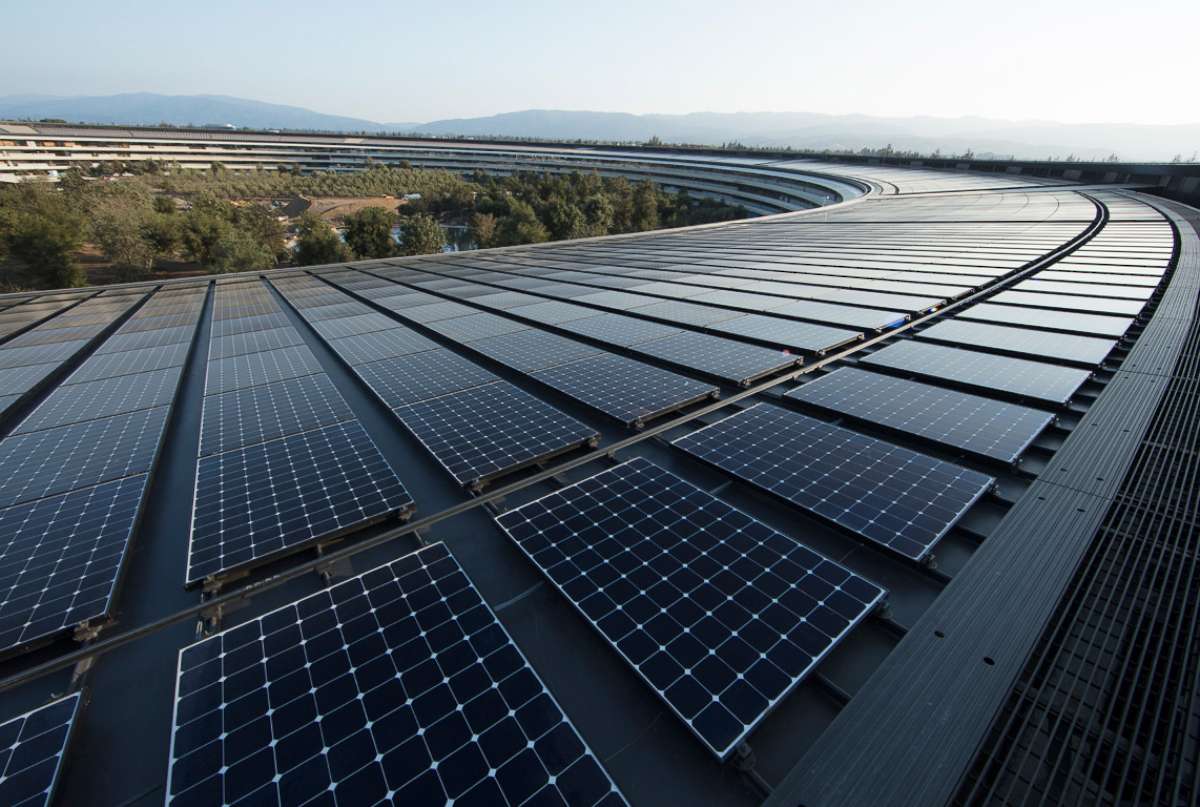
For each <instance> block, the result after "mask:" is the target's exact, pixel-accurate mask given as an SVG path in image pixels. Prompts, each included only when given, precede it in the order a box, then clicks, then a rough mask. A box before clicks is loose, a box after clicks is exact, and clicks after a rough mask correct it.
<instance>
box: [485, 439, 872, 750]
mask: <svg viewBox="0 0 1200 807" xmlns="http://www.w3.org/2000/svg"><path fill="white" fill-rule="evenodd" d="M496 521H497V523H498V524H499V525H500V526H501V527H502V528H503V529H504V531H505V532H506V533H508V535H509V537H511V538H512V539H513V541H515V542H516V544H517V546H518V547H520V548H521V550H522V551H523V552H524V553H525V554H526V555H527V556H528V557H529V559H530V560H532V561H533V562H534V564H536V565H537V567H538V568H539V569H540V570H541V571H542V573H543V574H545V575H546V576H547V577H548V578H549V579H550V581H551V582H552V583H553V584H554V585H555V587H556V588H558V590H559V591H560V592H561V593H562V594H563V595H564V596H566V597H567V599H569V600H570V601H571V603H572V604H573V605H574V606H575V607H576V608H577V609H578V610H579V612H580V613H581V614H582V615H583V616H584V617H585V618H586V619H587V620H588V622H590V623H591V625H592V627H593V628H595V629H596V630H597V631H598V632H599V633H600V634H601V635H602V636H603V637H604V638H605V639H607V640H608V641H609V642H611V643H612V645H613V647H614V648H615V649H616V650H617V651H618V652H619V653H620V654H621V656H622V657H623V658H624V659H625V660H626V661H627V662H628V663H629V664H630V666H632V667H633V669H634V670H635V671H636V672H637V673H638V675H639V676H641V678H642V679H643V680H644V681H645V682H646V683H647V684H649V685H650V687H651V688H652V689H653V690H654V692H655V694H657V695H658V696H659V697H660V698H661V699H662V700H663V701H665V702H666V703H667V705H668V706H670V707H671V709H672V710H673V711H674V712H675V714H676V715H677V716H678V717H679V718H680V719H682V720H683V721H684V723H686V724H687V726H688V727H689V728H690V729H691V730H692V731H693V732H694V733H695V734H696V736H697V737H699V738H700V740H701V741H702V742H703V743H704V744H705V746H707V747H708V749H709V750H710V751H711V752H712V753H713V754H715V755H717V756H718V757H719V758H721V759H725V758H726V757H728V756H729V754H730V753H731V752H732V751H733V749H734V748H735V747H736V746H737V745H738V744H739V743H740V742H742V741H743V740H744V739H745V737H746V736H747V735H748V734H749V733H750V732H751V731H753V730H754V728H755V726H757V725H758V724H759V723H760V722H761V721H762V720H763V718H764V717H766V715H767V714H768V713H769V712H770V711H771V710H772V709H773V708H774V707H775V706H776V705H778V703H779V702H780V701H781V700H783V698H784V697H786V696H787V695H788V694H789V693H790V692H791V691H792V689H794V688H795V687H796V685H797V684H799V683H800V681H801V680H803V678H804V677H805V676H806V675H807V674H808V673H809V672H811V671H812V669H813V668H814V667H816V665H817V664H818V663H819V662H820V660H821V659H822V658H823V657H824V656H825V655H826V654H827V653H828V652H829V651H830V650H831V649H832V648H833V647H834V646H835V645H836V644H837V643H838V642H839V641H840V640H841V639H842V638H843V637H844V636H845V635H846V634H847V633H848V632H849V631H850V629H851V628H853V627H854V626H855V625H856V624H857V623H858V622H859V621H861V620H862V619H863V618H864V617H865V616H866V615H867V614H868V613H870V611H871V610H872V609H873V608H874V607H875V605H876V604H877V603H879V602H880V601H881V600H882V599H883V596H884V592H883V590H882V589H881V588H879V587H878V586H876V585H874V584H873V583H870V582H868V581H866V580H864V579H863V578H861V577H859V576H858V575H856V574H854V573H853V572H850V571H849V570H847V569H845V568H844V567H842V566H840V565H838V564H837V563H834V562H833V561H831V560H829V559H827V558H824V557H821V556H820V555H818V554H817V553H815V552H813V551H812V550H810V549H808V548H807V547H804V546H803V545H801V544H800V543H798V542H796V541H795V540H793V539H792V538H789V537H788V536H786V535H783V534H782V533H779V532H776V531H775V530H773V529H771V528H770V527H768V526H767V525H766V524H763V523H762V522H761V521H757V520H756V519H754V518H751V517H750V516H748V515H746V514H745V513H743V512H741V511H739V510H736V509H734V508H733V507H730V506H729V505H728V504H726V503H725V502H723V501H721V500H720V499H718V498H716V497H714V496H711V495H709V494H708V493H705V492H704V491H702V490H700V489H699V488H697V487H695V486H693V485H691V484H689V483H688V482H686V481H684V480H682V479H680V478H679V477H677V476H675V475H673V474H670V473H668V472H666V471H664V470H662V469H661V468H659V467H657V466H656V465H654V464H653V463H650V462H649V461H647V460H645V459H642V458H637V459H633V460H630V461H629V462H626V463H623V464H621V465H619V466H617V467H616V468H612V469H610V470H607V471H603V472H601V473H599V474H597V475H595V476H593V477H590V478H588V479H585V480H583V481H582V482H579V483H576V484H574V485H571V486H569V487H566V488H564V489H562V490H560V491H557V492H555V493H551V494H549V495H548V496H545V497H543V498H541V499H538V500H536V501H533V502H530V503H529V504H526V505H524V506H522V507H519V508H517V509H515V510H511V511H509V512H507V513H504V514H502V515H500V516H497V517H496Z"/></svg>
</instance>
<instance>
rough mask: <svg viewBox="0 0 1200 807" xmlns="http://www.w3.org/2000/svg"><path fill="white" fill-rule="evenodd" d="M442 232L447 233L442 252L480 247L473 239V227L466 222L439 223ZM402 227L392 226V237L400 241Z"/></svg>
mask: <svg viewBox="0 0 1200 807" xmlns="http://www.w3.org/2000/svg"><path fill="white" fill-rule="evenodd" d="M439 226H440V227H441V228H442V232H443V233H445V235H446V246H444V247H442V252H466V251H468V250H472V249H478V248H479V247H478V246H477V245H476V243H475V242H474V241H473V240H472V239H471V229H470V228H469V227H467V225H465V224H442V225H439ZM401 232H402V230H401V228H400V227H393V228H392V238H394V239H396V241H397V243H398V242H399V241H400V233H401Z"/></svg>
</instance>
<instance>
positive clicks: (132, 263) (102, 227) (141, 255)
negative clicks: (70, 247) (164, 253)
mask: <svg viewBox="0 0 1200 807" xmlns="http://www.w3.org/2000/svg"><path fill="white" fill-rule="evenodd" d="M92 236H93V237H94V238H95V239H96V244H97V246H99V247H100V249H101V250H102V251H103V252H104V254H105V255H106V256H107V257H108V259H109V260H110V261H112V263H113V268H114V269H116V272H117V278H118V279H119V280H121V281H124V282H129V281H133V280H141V279H143V278H146V277H149V275H150V273H151V272H152V271H153V270H154V259H155V257H156V253H155V250H154V247H153V246H151V245H150V244H149V243H148V242H147V241H146V240H145V239H144V238H143V237H142V221H141V220H140V217H139V216H137V215H136V214H135V213H134V212H133V211H108V212H105V213H102V214H101V215H100V216H99V217H98V218H97V219H96V220H95V221H93V222H92Z"/></svg>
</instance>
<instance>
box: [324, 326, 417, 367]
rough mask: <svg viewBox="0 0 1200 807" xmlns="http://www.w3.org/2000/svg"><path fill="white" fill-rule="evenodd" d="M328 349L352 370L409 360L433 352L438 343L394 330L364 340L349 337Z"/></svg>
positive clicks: (368, 336)
mask: <svg viewBox="0 0 1200 807" xmlns="http://www.w3.org/2000/svg"><path fill="white" fill-rule="evenodd" d="M329 346H330V347H331V348H333V350H334V351H335V352H336V353H337V354H338V355H339V356H341V357H342V360H343V361H345V362H346V363H347V364H349V365H351V366H357V365H359V364H366V363H367V362H372V361H379V360H380V359H388V358H391V357H392V356H407V355H408V354H410V353H420V352H421V351H423V350H433V349H435V348H437V347H438V344H437V342H434V341H433V340H432V339H428V338H426V337H424V336H422V335H421V334H419V333H417V332H416V331H410V330H409V329H408V328H403V327H399V326H396V327H393V328H390V329H388V330H386V331H375V332H373V333H367V334H363V335H361V336H347V337H345V338H342V339H331V340H329Z"/></svg>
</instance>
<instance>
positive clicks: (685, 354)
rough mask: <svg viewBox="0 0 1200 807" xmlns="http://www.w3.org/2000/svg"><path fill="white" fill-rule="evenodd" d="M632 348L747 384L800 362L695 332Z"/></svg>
mask: <svg viewBox="0 0 1200 807" xmlns="http://www.w3.org/2000/svg"><path fill="white" fill-rule="evenodd" d="M632 349H633V350H634V351H636V352H637V353H641V354H644V355H646V356H652V357H654V358H656V359H661V360H662V361H666V362H670V363H672V364H678V365H679V366H681V367H687V368H689V369H691V370H696V371H699V372H701V373H706V374H708V375H711V376H714V377H716V378H721V379H725V380H727V381H732V382H733V383H735V384H743V385H744V384H749V383H750V382H751V381H753V380H754V379H756V378H761V377H762V376H765V375H770V374H771V373H777V372H780V371H782V370H787V369H789V368H791V367H795V366H796V365H797V364H799V363H800V359H799V358H798V357H797V356H794V355H792V354H791V353H789V352H787V351H786V350H784V351H780V350H774V349H772V348H767V347H759V346H758V345H748V344H746V343H744V342H737V341H734V340H733V339H726V338H725V337H722V336H713V335H711V334H705V333H695V332H694V331H684V332H681V333H677V334H675V335H674V336H667V337H665V338H663V339H653V340H651V341H649V342H639V343H638V344H636V345H634V346H633V348H632Z"/></svg>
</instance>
